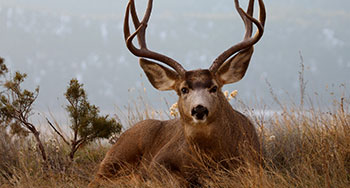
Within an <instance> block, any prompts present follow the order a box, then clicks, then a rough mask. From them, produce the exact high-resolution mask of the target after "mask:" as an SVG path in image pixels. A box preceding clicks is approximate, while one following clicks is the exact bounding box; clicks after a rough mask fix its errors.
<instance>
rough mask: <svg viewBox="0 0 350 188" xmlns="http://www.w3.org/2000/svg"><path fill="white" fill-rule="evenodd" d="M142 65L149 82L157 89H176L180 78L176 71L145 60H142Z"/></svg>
mask: <svg viewBox="0 0 350 188" xmlns="http://www.w3.org/2000/svg"><path fill="white" fill-rule="evenodd" d="M140 65H141V67H142V69H143V71H144V72H145V73H146V76H147V78H148V80H149V81H150V82H151V84H152V85H153V87H155V88H156V89H159V90H161V91H166V90H172V89H174V88H175V83H176V80H177V78H178V74H177V73H176V72H175V71H173V70H170V69H168V68H166V67H164V66H162V65H160V64H158V63H155V62H152V61H149V60H147V59H143V58H141V59H140Z"/></svg>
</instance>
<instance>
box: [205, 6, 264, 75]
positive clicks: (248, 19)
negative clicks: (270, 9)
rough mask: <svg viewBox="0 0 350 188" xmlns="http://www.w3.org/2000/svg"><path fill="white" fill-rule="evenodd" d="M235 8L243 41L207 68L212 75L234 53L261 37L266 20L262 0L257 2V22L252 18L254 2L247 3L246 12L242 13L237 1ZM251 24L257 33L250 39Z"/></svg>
mask: <svg viewBox="0 0 350 188" xmlns="http://www.w3.org/2000/svg"><path fill="white" fill-rule="evenodd" d="M235 7H236V10H237V11H238V13H239V15H240V16H241V17H242V19H243V21H244V24H245V28H246V33H245V36H244V40H243V41H241V42H239V43H237V44H235V45H234V46H232V47H230V48H229V49H228V50H226V51H224V52H223V53H222V54H220V55H219V56H218V57H217V58H216V59H215V61H214V62H213V64H212V65H211V67H210V68H209V70H210V71H212V72H213V73H216V71H217V70H218V69H219V68H220V66H221V65H222V64H223V63H224V62H225V61H226V60H227V59H228V58H229V57H231V56H232V55H234V54H235V53H237V52H239V51H241V50H244V49H247V48H249V47H251V46H253V45H254V44H256V43H257V42H258V41H259V40H260V38H261V37H262V35H263V33H264V25H265V19H266V11H265V5H264V2H263V0H259V7H260V10H259V12H260V14H259V21H258V20H257V19H255V18H253V8H254V0H250V1H249V6H248V10H247V12H244V10H243V9H242V8H241V7H240V6H239V2H238V0H235ZM252 22H253V23H254V24H255V25H256V27H257V28H258V29H257V32H256V33H255V35H254V36H253V37H251V34H252Z"/></svg>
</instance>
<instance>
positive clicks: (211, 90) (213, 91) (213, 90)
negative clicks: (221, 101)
mask: <svg viewBox="0 0 350 188" xmlns="http://www.w3.org/2000/svg"><path fill="white" fill-rule="evenodd" d="M217 90H218V86H214V87H212V88H211V89H210V90H209V92H210V93H215V92H216V91H217Z"/></svg>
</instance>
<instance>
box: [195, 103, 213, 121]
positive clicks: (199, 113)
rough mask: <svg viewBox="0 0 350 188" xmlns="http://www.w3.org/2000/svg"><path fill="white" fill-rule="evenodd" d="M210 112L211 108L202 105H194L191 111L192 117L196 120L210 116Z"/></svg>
mask: <svg viewBox="0 0 350 188" xmlns="http://www.w3.org/2000/svg"><path fill="white" fill-rule="evenodd" d="M208 114H209V110H208V109H207V108H206V107H204V106H202V105H198V106H196V107H194V108H193V109H192V111H191V115H192V117H194V118H195V119H196V120H204V119H205V118H206V117H208Z"/></svg>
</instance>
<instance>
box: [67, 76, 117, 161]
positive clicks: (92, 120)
mask: <svg viewBox="0 0 350 188" xmlns="http://www.w3.org/2000/svg"><path fill="white" fill-rule="evenodd" d="M65 96H66V99H67V101H68V103H69V104H68V105H67V106H66V110H67V111H68V113H69V117H70V119H71V126H70V128H71V129H72V131H73V139H72V141H71V143H70V145H71V147H72V148H71V153H70V158H71V159H73V158H74V154H75V152H76V151H77V150H78V149H79V148H80V147H81V146H82V145H84V144H88V143H90V142H92V141H94V140H96V139H101V138H109V137H111V136H112V135H113V134H116V133H120V131H121V124H119V123H117V121H116V120H115V119H114V118H109V116H108V115H106V116H101V115H99V113H100V111H99V108H98V107H97V106H95V105H91V104H90V103H89V102H88V100H87V96H86V92H85V90H84V88H83V84H80V83H79V82H78V80H76V79H72V80H71V81H70V84H69V87H68V88H67V91H66V93H65Z"/></svg>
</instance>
